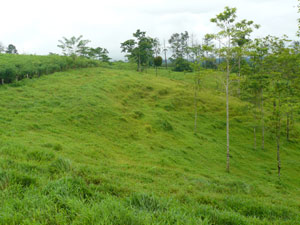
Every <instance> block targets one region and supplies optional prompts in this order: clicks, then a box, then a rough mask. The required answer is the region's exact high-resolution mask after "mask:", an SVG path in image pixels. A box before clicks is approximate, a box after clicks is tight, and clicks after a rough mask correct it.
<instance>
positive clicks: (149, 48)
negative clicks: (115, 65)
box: [121, 29, 157, 71]
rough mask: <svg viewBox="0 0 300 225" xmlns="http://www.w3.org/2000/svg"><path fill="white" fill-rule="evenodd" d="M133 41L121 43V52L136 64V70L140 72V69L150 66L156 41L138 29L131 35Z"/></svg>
mask: <svg viewBox="0 0 300 225" xmlns="http://www.w3.org/2000/svg"><path fill="white" fill-rule="evenodd" d="M133 37H134V38H135V39H129V40H127V41H125V42H123V43H121V49H122V52H125V53H127V54H126V55H125V56H126V57H127V58H128V59H129V60H132V61H134V62H135V63H137V65H138V70H139V71H141V70H142V67H145V66H148V65H150V62H151V60H152V59H153V54H154V46H155V45H156V43H157V41H156V39H153V38H151V37H147V36H146V32H144V31H140V30H139V29H138V30H137V31H136V32H135V33H133Z"/></svg>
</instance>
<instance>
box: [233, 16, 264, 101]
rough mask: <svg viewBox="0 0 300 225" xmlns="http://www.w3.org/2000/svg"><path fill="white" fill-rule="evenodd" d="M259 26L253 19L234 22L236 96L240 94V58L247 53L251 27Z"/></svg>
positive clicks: (256, 27)
mask: <svg viewBox="0 0 300 225" xmlns="http://www.w3.org/2000/svg"><path fill="white" fill-rule="evenodd" d="M259 27H260V26H259V25H257V24H254V22H253V21H247V20H242V21H241V22H238V23H236V24H235V29H236V33H235V36H234V37H233V44H234V45H235V46H236V48H235V52H236V55H237V60H238V96H240V77H241V60H242V58H243V56H244V55H246V53H247V47H248V45H249V43H250V42H251V39H250V35H251V33H252V32H253V29H258V28H259Z"/></svg>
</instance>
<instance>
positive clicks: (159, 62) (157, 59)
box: [154, 56, 163, 67]
mask: <svg viewBox="0 0 300 225" xmlns="http://www.w3.org/2000/svg"><path fill="white" fill-rule="evenodd" d="M162 61H163V59H162V57H161V56H157V57H155V58H154V65H155V66H156V67H159V66H161V65H162Z"/></svg>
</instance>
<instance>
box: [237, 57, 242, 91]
mask: <svg viewBox="0 0 300 225" xmlns="http://www.w3.org/2000/svg"><path fill="white" fill-rule="evenodd" d="M240 77H241V57H240V56H239V72H238V90H237V94H238V97H240V94H241V90H240V86H241V81H240Z"/></svg>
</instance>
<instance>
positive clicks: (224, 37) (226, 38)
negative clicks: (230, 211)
mask: <svg viewBox="0 0 300 225" xmlns="http://www.w3.org/2000/svg"><path fill="white" fill-rule="evenodd" d="M235 19H236V8H229V7H225V10H224V12H222V13H220V14H218V15H217V16H216V17H215V18H212V19H211V22H212V23H215V24H216V25H217V26H218V27H219V28H220V29H221V30H220V31H219V32H218V33H217V34H215V35H214V38H215V39H216V40H220V41H222V47H221V48H220V49H219V50H218V51H219V53H220V55H222V56H223V57H224V58H225V61H226V81H225V90H226V137H227V138H226V140H227V157H226V158H227V163H226V171H227V172H230V161H229V160H230V150H229V146H230V143H229V84H230V79H229V78H230V73H231V65H230V62H231V61H232V59H233V57H234V52H233V47H232V42H233V38H234V37H235V36H236V27H235V24H234V22H235Z"/></svg>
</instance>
